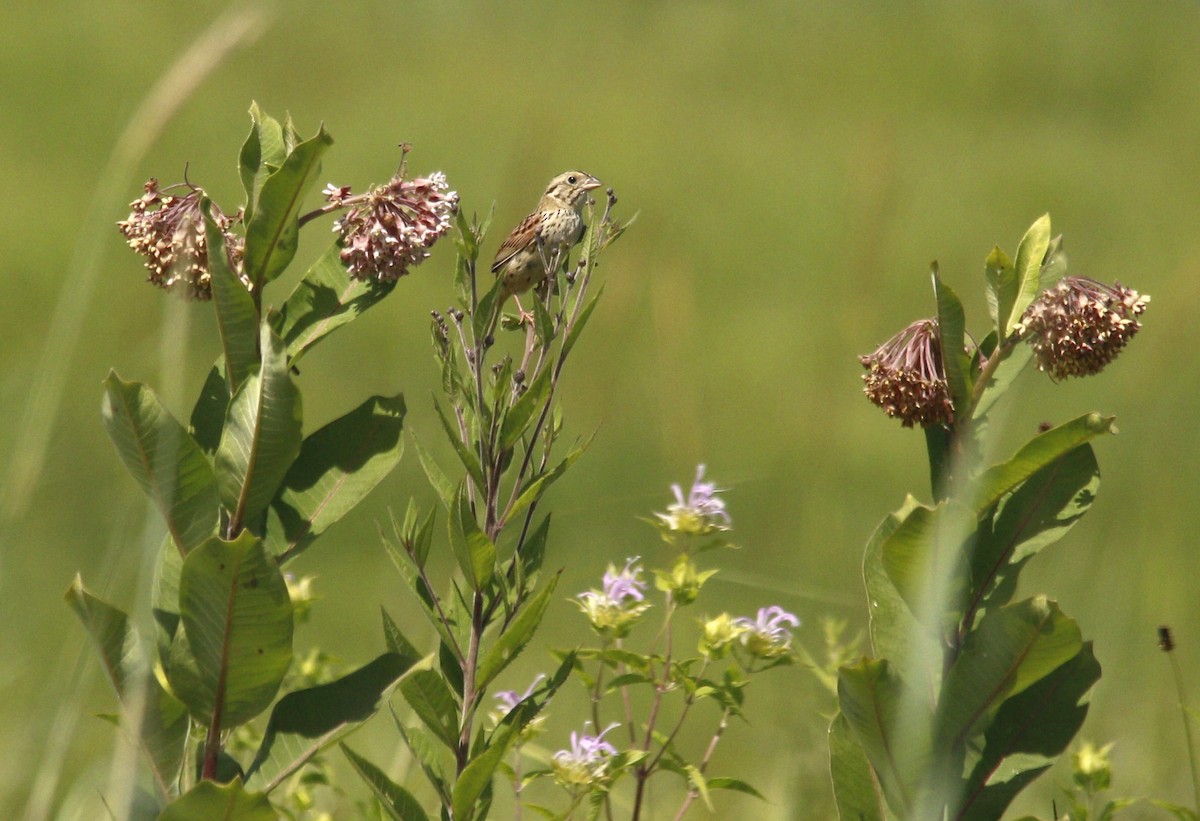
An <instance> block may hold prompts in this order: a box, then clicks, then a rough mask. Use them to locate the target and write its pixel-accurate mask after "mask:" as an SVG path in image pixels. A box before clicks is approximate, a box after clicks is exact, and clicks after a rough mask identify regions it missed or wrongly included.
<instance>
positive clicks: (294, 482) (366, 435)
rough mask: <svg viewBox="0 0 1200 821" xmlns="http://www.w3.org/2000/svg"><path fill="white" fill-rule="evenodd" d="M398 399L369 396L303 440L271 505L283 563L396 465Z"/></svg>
mask: <svg viewBox="0 0 1200 821" xmlns="http://www.w3.org/2000/svg"><path fill="white" fill-rule="evenodd" d="M405 412H406V408H405V407H404V397H403V396H399V395H397V396H390V397H385V396H372V397H371V398H370V399H368V400H367V401H366V402H364V403H363V404H361V405H359V406H358V407H357V408H355V409H354V410H353V411H351V412H350V413H348V414H346V415H345V416H342V417H341V418H339V419H336V420H334V421H333V422H330V423H329V424H328V425H326V426H325V427H323V428H321V429H320V430H319V431H317V432H316V433H314V434H312V435H311V436H309V437H307V438H306V439H305V440H304V443H303V445H301V447H300V455H299V456H298V457H297V458H296V461H295V462H294V463H292V466H291V468H290V469H289V470H288V473H287V476H285V477H284V480H283V484H282V486H281V487H280V488H279V493H278V495H276V497H275V499H274V500H273V501H272V502H271V505H272V506H273V507H274V508H275V511H276V513H278V514H279V519H280V521H281V522H282V523H283V536H284V538H283V543H282V544H279V545H276V544H272V545H271V548H272V551H273V552H274V553H275V555H277V556H279V557H280V558H281V561H282V560H285V559H290V558H293V557H295V556H296V555H297V554H298V553H300V551H302V550H303V549H304V548H306V547H307V546H308V545H310V544H311V543H312V541H313V540H314V539H316V537H317V536H319V535H321V533H323V532H324V531H325V529H326V528H328V527H329V526H330V525H332V524H333V523H334V522H336V521H338V520H339V519H341V518H342V517H343V516H345V515H346V514H347V513H349V512H350V511H351V510H352V509H353V508H354V507H355V505H357V504H358V503H359V502H361V501H362V500H363V499H364V498H365V497H366V495H367V494H368V493H370V492H371V491H372V490H373V489H374V488H375V486H376V485H378V484H379V483H380V482H381V481H383V479H384V477H386V476H387V475H388V474H389V473H391V471H392V469H393V468H394V467H396V464H397V463H398V462H399V461H400V454H401V452H402V450H403V446H404V442H403V440H402V439H401V438H400V430H401V428H402V427H403V425H404V415H405Z"/></svg>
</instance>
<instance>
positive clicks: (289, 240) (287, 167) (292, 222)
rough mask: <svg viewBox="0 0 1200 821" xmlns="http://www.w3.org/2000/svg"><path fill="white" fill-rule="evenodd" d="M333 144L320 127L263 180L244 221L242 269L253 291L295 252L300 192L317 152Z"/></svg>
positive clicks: (312, 173)
mask: <svg viewBox="0 0 1200 821" xmlns="http://www.w3.org/2000/svg"><path fill="white" fill-rule="evenodd" d="M332 144H333V139H332V138H331V137H330V136H329V135H328V134H327V133H326V132H325V127H324V126H322V127H321V128H320V129H319V130H318V132H317V134H316V136H315V137H313V138H312V139H309V140H306V141H304V142H302V143H300V144H299V145H297V146H296V147H295V148H294V149H293V150H292V151H291V152H290V153H289V154H288V157H287V159H286V160H284V162H283V165H282V166H280V167H279V169H278V170H276V171H275V172H273V173H272V174H271V175H270V176H268V177H267V179H266V180H265V181H264V182H263V184H262V188H261V189H260V190H259V193H258V200H257V202H256V203H255V208H254V212H253V216H251V218H250V219H249V220H248V221H247V223H246V253H245V257H244V260H243V263H242V265H243V269H244V270H245V272H246V276H247V277H249V279H250V282H251V283H253V287H254V289H255V290H261V289H262V287H263V286H264V285H266V284H267V283H268V282H270V281H271V280H273V279H274V278H275V277H276V276H278V275H279V274H280V273H281V272H282V271H283V269H284V268H286V267H287V266H288V263H290V262H291V261H292V257H293V256H294V255H295V253H296V246H297V243H298V238H299V225H298V222H297V220H298V218H299V216H300V209H301V207H302V206H303V202H304V195H305V193H306V192H307V191H308V189H309V188H310V187H312V185H313V183H315V182H316V181H317V175H318V174H319V172H320V168H321V155H322V154H324V153H325V150H326V149H328V148H329V146H330V145H332Z"/></svg>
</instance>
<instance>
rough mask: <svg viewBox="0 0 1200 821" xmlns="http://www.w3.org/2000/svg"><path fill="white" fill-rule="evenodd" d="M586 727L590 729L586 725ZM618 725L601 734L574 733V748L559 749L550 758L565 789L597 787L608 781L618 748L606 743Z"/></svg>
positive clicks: (612, 725) (572, 739)
mask: <svg viewBox="0 0 1200 821" xmlns="http://www.w3.org/2000/svg"><path fill="white" fill-rule="evenodd" d="M584 726H585V727H588V726H591V722H590V721H589V722H587V724H585V725H584ZM617 726H619V725H617V724H610V725H608V726H607V727H606V728H605V729H604V731H603V732H601V733H600V734H599V735H588V734H587V733H586V732H584V733H577V732H572V733H571V749H569V750H559V751H558V752H556V753H555V754H554V755H553V757H551V759H550V765H551V767H552V768H553V770H554V778H555V780H556V781H558V783H559V784H562V785H563V786H564V787H594V786H599V785H602V784H603V783H604V782H605V781H607V780H608V778H609V776H610V775H611V773H610V772H609V767H608V765H609V759H611V758H612V757H613V756H615V755H616V754H617V748H616V747H614V746H613V745H611V744H609V743H608V742H607V741H605V740H604V736H605V735H607V734H608V733H609V732H610V731H611V730H612V729H613V728H614V727H617Z"/></svg>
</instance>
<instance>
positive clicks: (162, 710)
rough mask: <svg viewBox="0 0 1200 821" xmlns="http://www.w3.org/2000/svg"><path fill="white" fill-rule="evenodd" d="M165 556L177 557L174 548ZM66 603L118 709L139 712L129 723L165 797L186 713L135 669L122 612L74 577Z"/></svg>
mask: <svg viewBox="0 0 1200 821" xmlns="http://www.w3.org/2000/svg"><path fill="white" fill-rule="evenodd" d="M169 550H170V553H171V554H172V555H174V556H179V552H178V551H177V550H175V549H174V546H170V547H169ZM65 598H66V601H67V604H68V605H70V607H71V609H72V610H74V611H75V614H76V615H77V616H79V619H80V621H82V622H83V625H84V627H86V628H87V631H88V634H89V635H90V636H91V637H92V641H93V642H94V643H95V645H96V649H97V650H98V651H99V653H100V660H101V661H102V662H103V663H104V667H105V669H106V670H107V671H108V676H109V679H110V680H111V681H112V683H113V686H114V687H115V688H116V691H117V696H118V697H119V698H120V700H121V703H122V704H123V705H126V706H132V705H133V704H136V705H140V706H141V716H140V718H138V719H137V720H135V721H134V722H133V726H136V727H137V729H138V742H139V744H140V746H141V748H142V752H144V753H145V754H146V758H147V760H148V762H149V764H150V769H151V772H152V774H153V775H154V780H155V782H156V784H157V785H158V789H159V792H160V793H161V794H162V795H169V794H170V793H171V790H172V789H173V785H174V783H175V780H176V778H177V777H178V775H179V767H180V764H181V763H182V762H183V745H184V742H185V741H186V739H187V733H188V723H189V722H188V715H187V710H185V709H184V707H183V705H182V704H181V703H180V702H179V700H178V699H176V698H175V697H174V696H172V695H171V694H170V693H168V692H166V691H165V690H163V688H162V685H160V684H159V683H158V679H156V678H155V677H154V675H153V674H152V673H151V672H150V671H149V670H147V669H146V668H145V665H144V664H141V663H139V659H138V657H137V649H138V648H137V635H136V633H135V632H134V630H133V628H132V626H131V625H130V624H129V619H128V617H127V616H126V615H125V613H124V612H122V611H121V610H120V609H118V608H116V607H114V606H113V605H111V604H109V603H108V602H106V601H103V600H102V599H100V598H98V597H96V596H94V595H92V593H90V592H89V591H88V590H86V589H85V588H84V586H83V580H82V579H81V578H80V577H79V576H76V577H75V581H74V582H73V583H72V584H71V587H70V588H69V589H68V590H67V593H66V596H65Z"/></svg>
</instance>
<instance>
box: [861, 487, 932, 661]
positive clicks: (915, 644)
mask: <svg viewBox="0 0 1200 821" xmlns="http://www.w3.org/2000/svg"><path fill="white" fill-rule="evenodd" d="M917 509H923V510H924V509H926V508H921V507H920V504H919V503H918V502H917V500H916V499H914V498H913V497H912V496H909V497H908V498H906V499H905V500H904V505H903V506H902V507H901V508H900V509H899V510H897V511H896V512H895V513H892V514H889V515H888V517H887V518H886V519H884V520H883V521H882V522H881V523H880V524H879V527H877V528H876V529H875V532H874V533H873V534H871V539H870V541H869V542H867V549H866V553H865V555H864V557H863V580H864V581H865V583H866V588H867V605H868V607H869V612H870V634H871V649H872V650H873V651H874V654H875V656H876V658H886V659H889V660H890V661H891V663H892V664H893V665H895V667H896V669H897V670H899V671H900V672H901V674H902V675H904V676H906V677H908V678H909V679H910V680H915V679H914V678H913V676H914V675H915V672H916V671H917V670H920V669H922V668H923V665H922V664H920V660H921V659H922V658H925V657H931V653H936V652H938V651H937V649H936V647H933V646H932V644H931V643H930V642H929V641H928V639H927V637H926V634H925V631H924V630H922V629H921V628H920V626H919V625H918V624H917V621H916V617H915V616H913V614H912V611H910V610H909V609H908V605H906V604H905V603H904V599H903V598H902V597H901V596H900V593H899V591H898V590H896V585H894V584H893V583H892V580H891V579H890V578H889V577H888V574H887V570H886V569H885V568H884V564H883V545H884V544H885V543H886V542H887V540H888V539H889V538H890V537H891V536H892V534H893V533H895V532H896V530H897V529H898V528H899V527H900V525H901V523H902V522H905V521H907V520H908V518H909V517H910V516H911V515H912V514H913V511H914V510H917ZM922 643H923V644H924V646H922Z"/></svg>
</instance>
